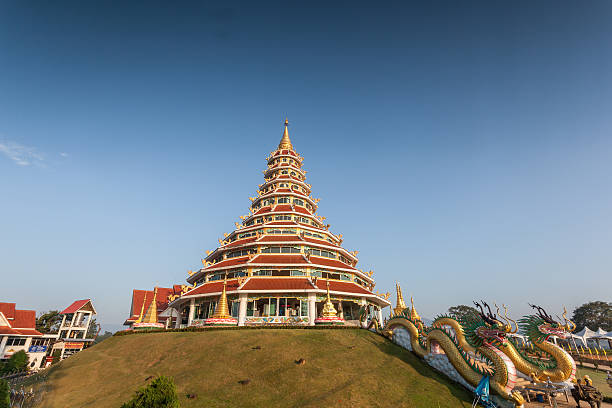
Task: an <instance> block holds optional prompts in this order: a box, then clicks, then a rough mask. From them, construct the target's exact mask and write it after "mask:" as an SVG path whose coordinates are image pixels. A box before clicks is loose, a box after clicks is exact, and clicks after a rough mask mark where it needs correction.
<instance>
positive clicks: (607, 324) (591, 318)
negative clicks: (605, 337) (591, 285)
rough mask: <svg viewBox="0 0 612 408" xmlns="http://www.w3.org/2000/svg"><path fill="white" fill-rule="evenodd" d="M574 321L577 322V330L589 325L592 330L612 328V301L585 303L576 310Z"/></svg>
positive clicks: (608, 329)
mask: <svg viewBox="0 0 612 408" xmlns="http://www.w3.org/2000/svg"><path fill="white" fill-rule="evenodd" d="M572 321H573V322H574V323H575V324H576V331H580V330H582V329H584V327H585V326H586V327H588V328H590V329H592V330H597V329H598V328H600V327H601V328H602V329H604V330H605V331H610V330H612V303H608V302H602V301H595V302H589V303H585V304H584V305H582V306H580V307H578V308H576V309H575V310H574V316H572Z"/></svg>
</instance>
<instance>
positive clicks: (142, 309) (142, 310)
mask: <svg viewBox="0 0 612 408" xmlns="http://www.w3.org/2000/svg"><path fill="white" fill-rule="evenodd" d="M145 303H147V291H146V290H145V295H144V299H143V300H142V306H140V314H139V315H138V319H136V321H135V322H134V323H140V322H142V318H143V317H144V315H143V313H144V305H145Z"/></svg>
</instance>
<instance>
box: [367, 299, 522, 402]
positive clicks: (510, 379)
mask: <svg viewBox="0 0 612 408" xmlns="http://www.w3.org/2000/svg"><path fill="white" fill-rule="evenodd" d="M483 304H484V305H485V306H486V307H487V308H488V309H489V312H488V313H485V312H484V309H483V308H482V306H480V310H481V311H480V312H479V313H478V314H474V315H467V316H465V317H464V318H461V319H459V320H457V319H456V318H454V317H452V316H439V317H437V318H436V319H435V320H434V321H433V323H432V325H431V326H430V327H425V325H424V324H423V322H422V321H421V320H420V319H418V318H414V317H411V313H410V310H409V309H408V308H406V309H404V310H403V311H402V312H401V313H398V314H396V315H395V316H392V317H391V318H390V319H389V320H387V322H386V324H385V326H384V328H383V329H381V330H380V331H379V333H380V334H383V335H385V336H387V337H392V336H393V330H394V329H397V328H398V327H403V328H405V329H406V330H407V331H408V333H409V335H410V346H411V350H412V351H413V352H414V353H415V354H416V355H418V356H419V357H421V358H425V359H427V357H429V356H432V355H436V354H445V355H446V357H447V358H448V361H449V362H450V364H451V365H452V366H453V367H454V368H455V370H456V371H457V372H458V374H459V375H460V376H461V377H463V379H464V380H465V381H467V383H469V384H470V385H472V386H474V387H476V386H478V384H479V382H480V381H481V380H482V378H483V377H484V376H488V377H490V385H491V388H492V390H493V391H494V392H495V393H496V394H498V395H499V396H501V397H502V398H504V399H506V400H509V401H511V402H512V403H513V404H514V406H515V407H522V406H523V404H524V402H525V401H524V399H523V397H522V395H521V394H520V393H518V392H516V391H513V388H514V385H515V382H516V380H517V377H516V369H515V367H514V364H513V363H512V361H511V360H510V359H509V358H508V356H506V354H504V353H503V352H502V351H501V349H500V346H502V345H504V344H506V343H507V342H508V339H507V337H506V334H507V333H508V325H506V324H504V323H502V322H501V321H500V320H499V319H497V317H496V315H494V314H493V313H491V312H490V308H489V307H488V305H486V303H484V302H483ZM376 326H377V324H376Z"/></svg>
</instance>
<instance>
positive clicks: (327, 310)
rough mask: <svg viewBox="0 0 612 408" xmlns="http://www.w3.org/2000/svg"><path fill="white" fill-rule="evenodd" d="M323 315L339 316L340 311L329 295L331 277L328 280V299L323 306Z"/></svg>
mask: <svg viewBox="0 0 612 408" xmlns="http://www.w3.org/2000/svg"><path fill="white" fill-rule="evenodd" d="M323 317H338V313H337V312H336V309H335V308H334V305H333V304H332V302H331V298H330V297H329V279H328V280H327V300H326V301H325V305H324V306H323Z"/></svg>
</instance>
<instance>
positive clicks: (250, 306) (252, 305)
mask: <svg viewBox="0 0 612 408" xmlns="http://www.w3.org/2000/svg"><path fill="white" fill-rule="evenodd" d="M255 302H256V300H254V301H252V302H248V303H247V310H246V315H247V316H249V317H252V316H253V315H254V314H255V313H254V311H255V310H257V305H256V303H255Z"/></svg>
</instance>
